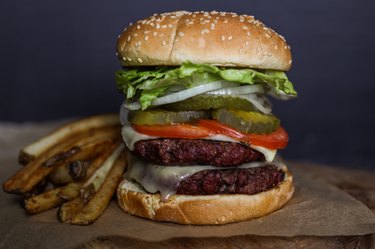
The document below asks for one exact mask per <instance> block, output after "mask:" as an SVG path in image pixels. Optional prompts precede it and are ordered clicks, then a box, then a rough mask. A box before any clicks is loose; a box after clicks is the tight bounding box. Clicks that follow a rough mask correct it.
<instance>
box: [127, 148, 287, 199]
mask: <svg viewBox="0 0 375 249" xmlns="http://www.w3.org/2000/svg"><path fill="white" fill-rule="evenodd" d="M129 154H130V153H129ZM128 158H129V163H128V165H129V167H128V169H127V173H126V176H125V177H126V178H127V179H129V180H134V181H136V182H138V183H139V184H140V185H142V186H143V188H144V189H145V190H146V191H147V192H150V193H157V192H159V193H160V195H161V199H162V200H163V201H165V200H167V199H168V198H169V197H170V196H171V195H174V194H175V193H176V191H177V187H178V184H179V183H180V182H181V181H182V180H184V179H186V178H188V177H190V176H191V175H193V174H195V173H197V172H199V171H203V170H225V169H248V168H254V167H261V166H263V165H265V164H267V163H266V162H251V163H245V164H242V165H240V166H237V167H214V166H209V165H205V166H201V165H191V166H162V165H157V164H153V163H149V162H146V161H144V160H142V159H139V158H137V157H135V156H132V155H129V157H128ZM273 164H274V165H276V166H278V167H281V166H282V165H283V163H282V162H281V161H280V160H279V159H278V158H276V159H275V161H274V162H273ZM120 187H121V186H120Z"/></svg>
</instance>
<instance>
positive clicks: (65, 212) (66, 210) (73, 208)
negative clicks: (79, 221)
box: [57, 197, 84, 222]
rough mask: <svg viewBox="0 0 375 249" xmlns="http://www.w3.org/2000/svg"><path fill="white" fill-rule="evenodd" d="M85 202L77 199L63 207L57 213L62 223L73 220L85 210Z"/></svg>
mask: <svg viewBox="0 0 375 249" xmlns="http://www.w3.org/2000/svg"><path fill="white" fill-rule="evenodd" d="M83 205H84V203H83V201H82V199H81V198H80V197H77V198H75V199H73V200H71V201H69V202H66V203H64V204H62V205H61V207H60V208H59V210H58V211H57V217H58V218H59V220H60V221H61V222H65V221H67V220H70V219H72V218H73V216H74V215H75V214H76V213H77V212H79V210H81V209H82V208H83Z"/></svg>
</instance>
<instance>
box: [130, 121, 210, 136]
mask: <svg viewBox="0 0 375 249" xmlns="http://www.w3.org/2000/svg"><path fill="white" fill-rule="evenodd" d="M132 126H133V128H134V130H136V131H137V132H139V133H142V134H146V135H149V136H156V137H168V138H191V139H194V138H204V137H208V136H210V135H211V133H210V130H209V129H208V128H205V127H200V126H196V125H191V124H172V125H135V124H133V125H132Z"/></svg>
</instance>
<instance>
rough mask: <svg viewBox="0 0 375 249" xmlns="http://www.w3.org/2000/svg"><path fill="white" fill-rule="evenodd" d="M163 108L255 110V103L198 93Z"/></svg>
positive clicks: (184, 109)
mask: <svg viewBox="0 0 375 249" xmlns="http://www.w3.org/2000/svg"><path fill="white" fill-rule="evenodd" d="M163 108H165V109H167V110H173V111H199V110H210V109H219V108H227V109H234V110H244V111H254V110H255V108H254V107H253V105H252V104H251V103H250V102H249V101H247V100H246V99H241V98H236V97H230V96H217V95H198V96H194V97H191V98H189V99H186V100H183V101H179V102H176V103H173V104H168V105H165V106H163Z"/></svg>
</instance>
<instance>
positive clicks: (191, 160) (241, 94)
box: [116, 11, 296, 225]
mask: <svg viewBox="0 0 375 249" xmlns="http://www.w3.org/2000/svg"><path fill="white" fill-rule="evenodd" d="M117 53H118V58H119V59H120V62H121V65H122V66H123V69H122V70H119V71H118V72H116V81H117V86H118V88H119V89H120V90H121V91H122V92H123V93H124V94H125V97H126V100H125V102H124V103H123V105H122V107H121V121H122V124H123V129H122V136H123V139H124V141H125V144H126V146H127V148H128V149H129V151H130V156H129V165H128V170H127V172H126V175H125V179H124V181H123V182H122V183H121V184H120V185H119V188H118V191H117V196H118V202H119V205H120V207H121V208H122V209H123V210H124V211H125V212H127V213H130V214H133V215H136V216H141V217H144V218H147V219H151V220H157V221H169V222H175V223H181V224H199V225H202V224H225V223H230V222H237V221H243V220H248V219H252V218H257V217H261V216H264V215H267V214H269V213H271V212H274V211H275V210H278V209H280V208H281V207H282V206H283V205H284V204H285V203H286V202H287V201H288V200H289V199H290V198H291V197H292V195H293V191H294V187H293V181H292V176H291V174H290V173H289V172H288V170H287V167H286V165H285V164H283V162H282V161H281V160H280V158H279V157H278V156H277V155H276V154H277V153H276V152H277V150H278V149H283V148H285V147H286V145H287V143H288V134H287V133H286V131H285V130H284V129H283V128H282V126H281V125H280V120H279V119H278V118H277V117H276V116H274V115H273V114H272V108H271V104H270V102H269V100H268V99H267V97H266V96H267V95H272V96H274V97H277V98H281V99H288V98H290V97H293V96H295V95H296V92H295V90H294V88H293V85H292V83H291V82H290V81H289V80H288V78H287V77H286V75H285V73H284V71H287V70H289V69H290V67H291V63H292V60H291V53H290V48H289V46H288V45H287V43H286V41H285V39H284V38H283V37H282V36H280V35H278V34H277V33H276V32H275V31H273V30H272V29H270V28H268V27H266V26H265V25H264V24H263V23H262V22H260V21H258V20H256V19H255V18H254V17H253V16H248V15H237V14H235V13H226V12H216V11H213V12H187V11H179V12H172V13H164V14H155V15H153V16H151V17H149V18H146V19H144V20H140V21H138V22H136V23H135V24H131V25H130V26H129V27H128V28H126V29H125V30H124V31H123V33H122V34H121V35H120V36H119V39H118V44H117Z"/></svg>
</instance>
